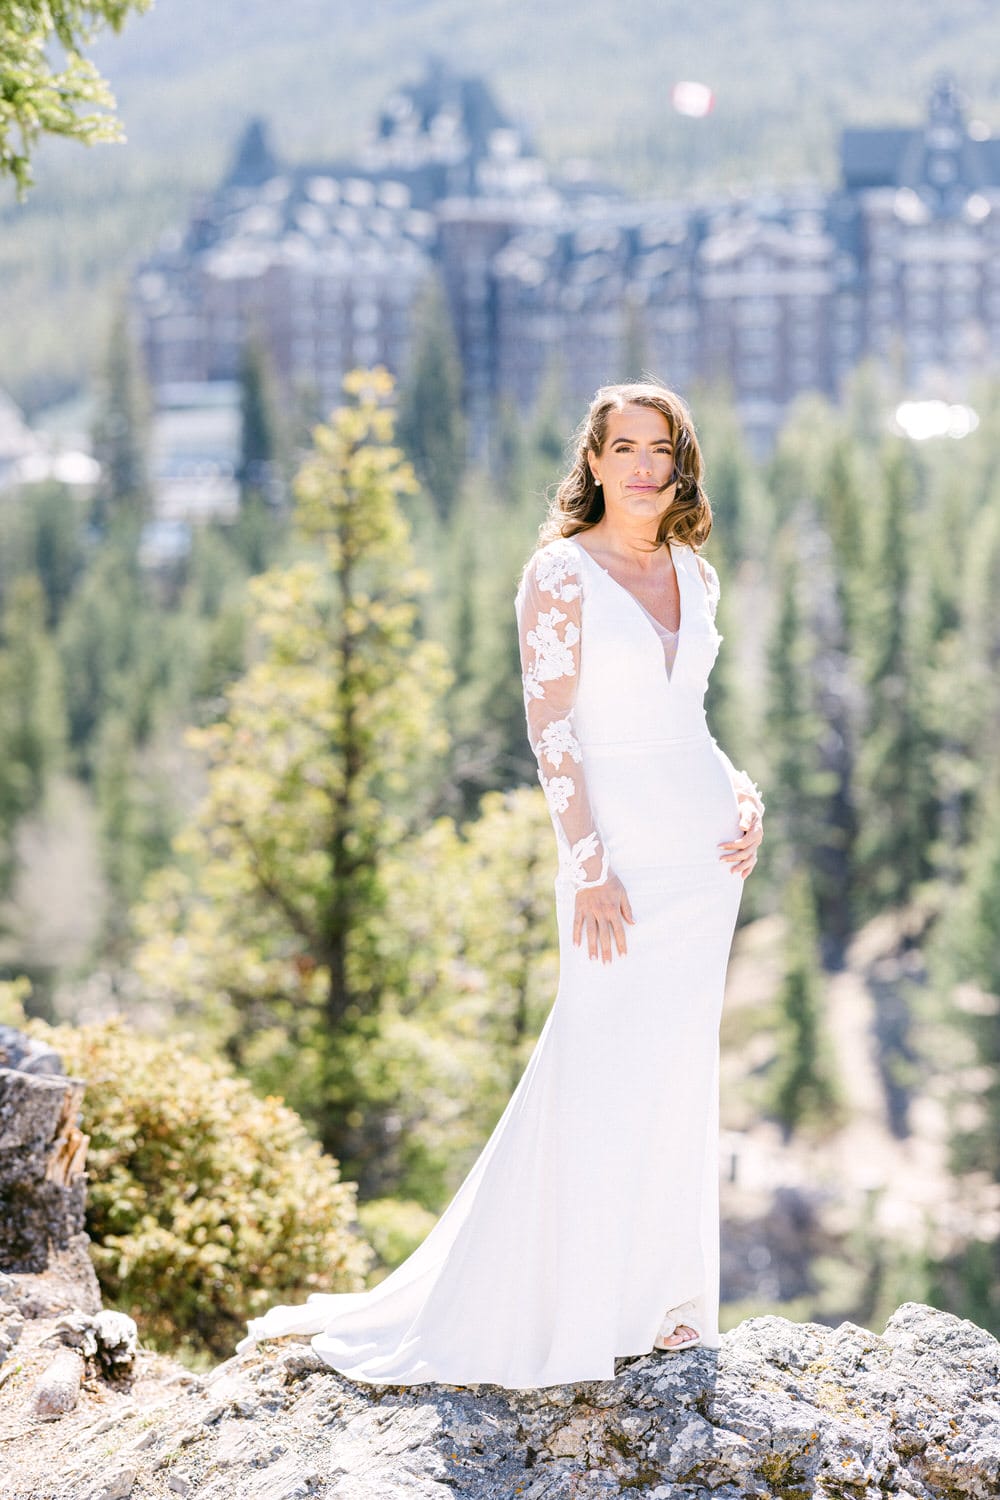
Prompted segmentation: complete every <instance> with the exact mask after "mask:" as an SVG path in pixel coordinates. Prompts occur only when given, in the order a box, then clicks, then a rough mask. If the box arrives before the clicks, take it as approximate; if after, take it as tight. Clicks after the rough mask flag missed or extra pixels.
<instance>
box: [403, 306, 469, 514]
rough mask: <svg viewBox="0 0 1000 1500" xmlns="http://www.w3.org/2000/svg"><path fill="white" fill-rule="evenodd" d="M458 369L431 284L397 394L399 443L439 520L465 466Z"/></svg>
mask: <svg viewBox="0 0 1000 1500" xmlns="http://www.w3.org/2000/svg"><path fill="white" fill-rule="evenodd" d="M462 400H463V391H462V365H461V360H460V357H459V353H458V344H457V342H456V339H455V334H454V330H453V328H452V323H451V314H450V312H449V310H448V304H447V301H446V298H445V295H444V292H443V290H442V288H441V286H440V284H439V283H438V282H437V281H433V282H431V283H430V284H429V285H428V287H427V289H426V290H425V292H424V294H423V296H422V297H421V298H420V300H419V302H418V304H417V307H416V309H415V312H414V334H413V351H412V354H411V357H410V362H409V368H408V371H407V375H406V379H405V380H404V381H403V383H402V385H401V387H400V395H399V424H398V434H399V441H400V442H401V443H402V445H403V447H404V448H405V450H406V453H407V455H408V457H409V458H410V460H411V462H412V464H413V467H414V469H415V470H416V472H417V476H418V478H419V479H420V482H421V484H422V485H423V486H424V488H425V489H426V490H427V492H428V493H429V494H430V496H431V498H432V499H433V501H434V504H435V506H436V508H437V512H438V514H439V515H440V516H441V517H442V518H447V517H448V516H450V515H451V513H452V511H453V509H454V507H455V503H456V501H457V499H458V495H459V492H460V489H461V485H462V477H463V475H464V473H465V464H466V434H465V419H464V417H463V415H462Z"/></svg>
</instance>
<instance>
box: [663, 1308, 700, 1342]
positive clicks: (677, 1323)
mask: <svg viewBox="0 0 1000 1500" xmlns="http://www.w3.org/2000/svg"><path fill="white" fill-rule="evenodd" d="M694 1309H695V1304H694V1302H681V1303H680V1304H679V1306H677V1307H672V1308H670V1310H669V1312H668V1313H667V1315H666V1317H665V1318H664V1320H663V1323H662V1324H661V1326H660V1331H659V1333H658V1334H657V1335H656V1338H655V1339H654V1340H653V1348H654V1349H662V1350H663V1352H664V1353H665V1354H673V1353H674V1352H675V1351H676V1350H678V1349H691V1348H692V1347H693V1346H694V1345H695V1344H700V1343H701V1329H700V1328H699V1327H698V1325H697V1323H692V1321H691V1314H692V1313H693V1312H694ZM678 1328H691V1329H693V1330H694V1337H693V1338H686V1339H682V1340H681V1341H680V1342H679V1343H676V1344H665V1343H664V1342H663V1340H664V1339H668V1338H670V1336H671V1334H673V1333H674V1332H675V1331H676V1330H677V1329H678Z"/></svg>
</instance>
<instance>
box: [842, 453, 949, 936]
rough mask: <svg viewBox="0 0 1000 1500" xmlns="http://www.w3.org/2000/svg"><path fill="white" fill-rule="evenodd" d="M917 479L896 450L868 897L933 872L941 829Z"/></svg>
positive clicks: (875, 705) (873, 565)
mask: <svg viewBox="0 0 1000 1500" xmlns="http://www.w3.org/2000/svg"><path fill="white" fill-rule="evenodd" d="M916 499H917V493H916V476H915V473H914V470H913V467H912V460H911V458H910V457H909V455H908V454H907V453H906V451H905V449H903V448H902V447H901V446H899V445H896V446H894V447H893V448H891V449H890V450H889V451H888V452H887V454H886V455H885V457H884V460H883V464H882V497H881V514H882V520H881V527H880V532H879V536H878V545H877V547H876V548H875V549H873V553H872V557H871V560H870V565H869V567H868V569H867V570H866V580H865V597H866V599H867V601H868V607H867V619H866V642H865V651H866V672H865V688H866V694H867V710H866V723H865V726H864V736H863V740H862V746H861V754H860V756H859V765H858V780H859V803H860V809H861V832H860V836H859V841H858V858H859V863H860V871H861V878H862V885H863V889H864V896H865V900H866V901H867V902H868V903H871V902H874V903H875V904H876V906H877V905H879V904H892V903H895V902H900V901H905V900H906V899H907V898H908V897H909V896H910V895H911V894H912V892H913V891H914V889H915V887H916V886H917V885H918V883H919V882H920V881H921V880H923V879H924V878H925V877H926V876H927V875H928V873H929V872H930V869H931V863H930V852H931V848H932V844H933V840H934V837H935V833H936V822H937V810H936V807H935V803H934V787H933V776H932V758H931V754H932V747H931V743H930V736H929V733H928V723H927V714H926V705H925V704H924V703H923V702H922V693H923V691H924V689H925V686H926V676H925V672H924V661H925V660H926V642H924V641H922V640H921V639H920V638H919V637H918V634H917V630H916V623H917V618H918V617H917V614H916V611H915V609H914V602H913V593H912V574H913V566H912V562H911V555H910V553H911V546H912V543H911V532H910V517H911V514H912V512H913V509H914V506H915V504H916Z"/></svg>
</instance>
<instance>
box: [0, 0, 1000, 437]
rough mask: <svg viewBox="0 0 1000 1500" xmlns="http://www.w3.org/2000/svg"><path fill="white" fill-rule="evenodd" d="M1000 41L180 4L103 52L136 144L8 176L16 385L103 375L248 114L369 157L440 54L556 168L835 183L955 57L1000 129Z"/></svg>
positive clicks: (641, 187)
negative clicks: (112, 314) (161, 248)
mask: <svg viewBox="0 0 1000 1500" xmlns="http://www.w3.org/2000/svg"><path fill="white" fill-rule="evenodd" d="M998 45H1000V12H998V11H997V10H996V8H995V7H993V6H990V5H988V4H985V3H983V0H955V4H954V5H952V6H950V7H949V10H948V15H947V18H946V19H945V18H944V17H943V16H942V15H941V13H940V12H938V11H936V10H934V8H932V7H926V8H923V7H921V8H917V9H915V8H914V7H912V6H908V5H905V4H904V3H903V0H888V3H886V4H885V5H883V6H881V7H877V8H876V7H872V6H870V5H866V4H863V3H861V0H843V3H841V4H838V5H833V4H829V3H828V4H824V5H816V6H810V7H808V8H806V7H805V6H802V5H799V6H796V7H792V8H791V10H790V9H789V7H787V6H784V5H782V4H780V3H778V0H751V3H749V4H742V5H737V4H735V3H732V0H713V3H711V4H708V5H705V6H702V7H697V8H691V7H683V8H682V7H681V6H679V5H677V4H675V3H673V0H637V3H636V4H634V5H633V6H631V7H629V9H628V10H627V12H626V11H620V10H619V11H614V10H612V9H609V8H608V7H606V6H600V7H598V6H597V5H596V4H594V3H592V0H582V3H579V4H574V5H572V6H570V5H569V4H568V3H567V0H559V3H556V4H553V5H551V6H546V7H539V6H533V5H529V4H527V3H526V0H510V3H507V4H504V5H503V6H473V5H471V4H468V3H462V4H459V3H456V0H390V3H387V4H385V5H382V6H379V7H378V8H377V9H373V8H372V7H370V6H362V5H361V4H359V3H358V0H340V3H339V4H337V5H336V6H333V7H331V6H328V5H323V4H320V3H319V0H292V3H290V4H288V5H286V6H283V7H281V8H275V7H273V6H269V5H265V4H263V3H262V0H243V3H239V4H238V3H237V0H217V3H216V4H215V5H213V6H212V7H211V9H210V10H208V11H206V9H205V8H204V7H203V6H201V5H199V4H197V3H196V0H172V3H170V4H169V5H167V4H163V3H161V4H160V6H159V7H157V8H156V9H155V10H154V11H153V12H151V13H150V14H149V15H148V16H145V17H140V18H138V19H137V20H134V21H132V22H131V23H130V24H129V26H128V28H127V29H126V31H125V33H124V34H123V35H122V36H121V37H120V38H112V39H110V40H106V41H104V42H102V43H101V44H100V45H99V46H98V48H97V49H96V53H95V56H96V59H97V61H98V62H99V64H100V66H101V67H102V68H103V70H104V71H105V73H106V75H107V76H108V78H109V79H110V81H111V83H112V85H113V87H114V89H115V91H116V93H117V96H118V100H119V106H120V111H121V114H122V117H123V119H124V121H125V124H126V128H127V132H128V137H129V140H128V144H127V145H126V146H124V147H118V148H112V147H107V148H103V149H101V150H99V151H92V152H89V153H88V152H85V151H84V150H83V149H82V148H79V147H66V146H63V145H58V146H51V147H49V148H47V149H46V150H45V151H44V152H43V153H42V155H41V157H40V158H39V161H38V164H37V179H38V186H37V187H36V189H35V191H34V193H33V194H32V196H31V198H30V199H29V201H28V202H27V204H25V205H16V204H15V203H14V202H13V193H12V189H11V188H10V187H9V186H5V187H4V189H3V199H2V202H3V208H2V210H0V329H2V330H3V333H2V337H0V387H7V388H8V389H10V390H11V391H12V393H13V394H14V395H15V397H17V398H18V399H19V400H21V401H22V402H25V403H26V404H28V405H29V407H31V408H37V407H39V406H41V405H43V404H45V403H47V402H49V401H52V400H54V399H56V398H58V397H59V396H61V395H64V394H67V393H69V392H70V391H71V390H72V389H73V388H74V387H75V386H76V385H78V383H79V382H80V381H81V379H84V378H85V377H86V374H87V372H88V370H89V369H90V368H91V367H92V363H93V359H94V357H95V354H96V352H97V351H98V349H99V347H100V344H101V341H102V338H103V334H104V329H105V326H106V322H107V314H108V307H109V303H110V299H111V297H112V296H113V294H114V292H115V290H116V288H118V287H120V285H121V283H122V281H123V279H124V278H125V277H126V276H127V274H128V270H129V267H130V265H131V264H132V262H133V260H134V259H135V257H136V256H137V255H139V254H141V253H142V252H143V251H144V250H145V249H146V248H147V247H148V245H149V244H150V243H151V241H152V240H153V239H154V238H155V237H156V235H157V234H158V233H159V232H160V231H161V230H162V229H163V228H164V227H165V226H166V225H168V224H170V223H171V222H173V221H175V220H176V219H178V218H179V217H182V216H183V215H184V214H185V213H186V210H187V207H188V205H189V203H190V201H191V198H192V196H193V195H194V194H196V193H197V191H198V190H199V189H200V188H203V187H205V186H207V185H210V184H211V183H212V182H213V181H214V180H215V178H216V177H217V175H218V173H219V171H220V169H221V167H222V164H223V163H224V161H225V159H226V157H227V155H228V153H229V151H230V149H231V146H232V142H233V139H234V137H235V135H236V133H237V132H238V131H239V129H240V128H241V126H242V124H243V122H244V121H245V119H246V117H247V116H248V115H249V114H262V115H264V116H266V117H268V118H269V119H270V120H271V122H272V125H273V128H274V134H275V139H276V143H277V145H278V148H279V150H280V151H281V152H282V153H283V154H286V155H287V156H288V157H289V158H291V159H304V158H329V157H332V156H343V155H349V154H350V153H351V151H352V149H353V148H354V147H355V146H356V145H357V144H358V142H359V141H360V140H361V139H362V137H363V135H364V133H365V131H366V129H367V128H368V125H369V122H370V121H371V118H372V115H373V112H374V110H375V109H376V108H377V106H378V105H379V104H380V103H381V101H382V100H383V99H384V98H385V96H386V95H387V93H389V92H390V91H391V89H392V88H393V86H394V85H395V84H396V83H397V82H398V81H400V80H402V79H405V78H407V77H409V76H412V74H413V73H414V72H415V71H417V69H418V68H419V66H420V63H421V60H422V59H423V58H424V57H425V56H426V55H427V54H428V53H432V52H436V53H438V54H440V55H441V56H443V57H445V58H446V59H447V60H448V61H449V62H450V63H451V65H452V66H453V67H455V68H457V69H460V70H462V71H466V72H478V73H481V74H483V75H484V76H486V77H487V78H489V79H490V81H491V83H492V85H493V87H494V88H495V90H496V93H497V96H498V98H499V100H500V102H501V104H502V106H503V107H505V108H506V109H507V110H508V111H509V112H510V113H512V114H513V115H515V116H516V117H517V118H518V119H519V120H521V121H523V122H524V123H525V124H526V125H527V127H528V128H529V130H530V131H531V132H532V134H533V136H534V139H535V141H536V143H537V146H538V148H539V150H540V151H541V152H542V154H543V155H544V156H545V157H546V158H547V159H548V160H549V161H550V162H551V163H552V164H553V165H554V166H558V165H559V164H561V163H562V162H563V161H565V160H566V159H567V158H570V157H579V156H581V155H582V156H586V157H588V158H590V159H591V160H592V161H593V162H594V163H595V164H596V165H597V166H598V167H599V169H600V170H601V171H602V173H603V174H605V175H606V176H607V177H609V178H610V179H612V180H614V181H617V182H620V183H621V185H622V186H623V187H625V188H628V189H630V190H638V191H646V192H655V193H657V194H690V193H693V192H696V191H698V190H699V189H701V188H703V187H705V186H706V185H709V184H712V185H719V184H726V185H733V186H741V185H742V186H745V185H748V184H750V183H759V182H761V181H774V182H779V181H788V180H791V179H795V178H799V177H802V176H815V177H820V178H822V179H823V180H825V181H828V182H830V181H833V180H834V179H835V177H836V154H837V141H838V136H839V131H840V129H841V127H842V126H843V125H844V124H845V123H847V122H854V123H861V122H870V121H876V120H893V121H900V122H909V121H914V120H916V119H918V118H920V117H921V114H922V108H923V101H924V96H925V94H926V91H927V88H928V86H929V83H930V81H931V79H932V77H933V75H934V74H935V72H937V71H938V70H940V69H949V70H950V71H952V72H953V73H954V74H955V76H956V78H957V79H958V81H959V83H960V85H961V87H962V88H963V89H964V90H965V92H966V94H967V96H968V99H969V102H970V105H971V107H972V111H973V113H974V114H977V115H980V116H981V117H982V118H984V119H985V120H986V122H987V123H989V124H991V125H993V126H997V127H1000V84H998V83H997V81H996V78H995V76H994V72H993V69H992V59H993V58H994V57H995V56H996V54H997V48H998ZM684 77H694V78H699V79H703V80H704V81H706V82H708V83H710V84H711V85H712V87H713V88H714V89H715V91H716V96H717V104H716V108H715V111H714V113H713V114H712V115H711V116H710V117H709V118H708V119H706V120H702V121H692V120H684V119H681V118H679V117H678V116H676V115H674V114H673V113H672V111H671V109H670V106H669V99H668V89H669V85H670V84H671V83H672V82H673V81H675V80H676V79H678V78H684Z"/></svg>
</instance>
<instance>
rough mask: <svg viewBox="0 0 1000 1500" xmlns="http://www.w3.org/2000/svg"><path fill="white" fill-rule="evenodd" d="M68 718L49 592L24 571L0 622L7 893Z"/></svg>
mask: <svg viewBox="0 0 1000 1500" xmlns="http://www.w3.org/2000/svg"><path fill="white" fill-rule="evenodd" d="M65 742H66V719H65V709H64V704H63V694H62V678H61V674H60V671H59V660H58V657H57V655H56V652H55V650H54V649H53V646H52V642H51V640H50V638H49V636H48V635H47V634H46V632H45V595H44V593H43V590H42V586H41V583H40V582H39V580H38V578H37V577H36V576H34V575H32V574H25V575H24V576H22V577H21V578H18V579H16V580H15V582H14V583H13V585H12V586H11V589H10V592H9V596H8V599H7V602H6V605H5V608H4V612H3V619H2V622H0V892H6V891H8V890H9V889H10V883H11V881H12V879H13V876H14V871H15V869H16V859H15V853H14V835H15V832H16V829H17V826H18V824H19V822H20V821H21V819H22V818H24V817H25V816H26V815H27V814H28V813H30V812H33V811H34V810H35V809H36V808H38V807H39V806H40V805H41V804H42V802H43V799H44V797H45V793H46V790H47V787H48V783H49V778H50V777H51V775H52V773H53V771H55V770H56V769H57V768H58V767H59V766H60V765H61V764H62V762H63V759H64V755H65Z"/></svg>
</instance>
